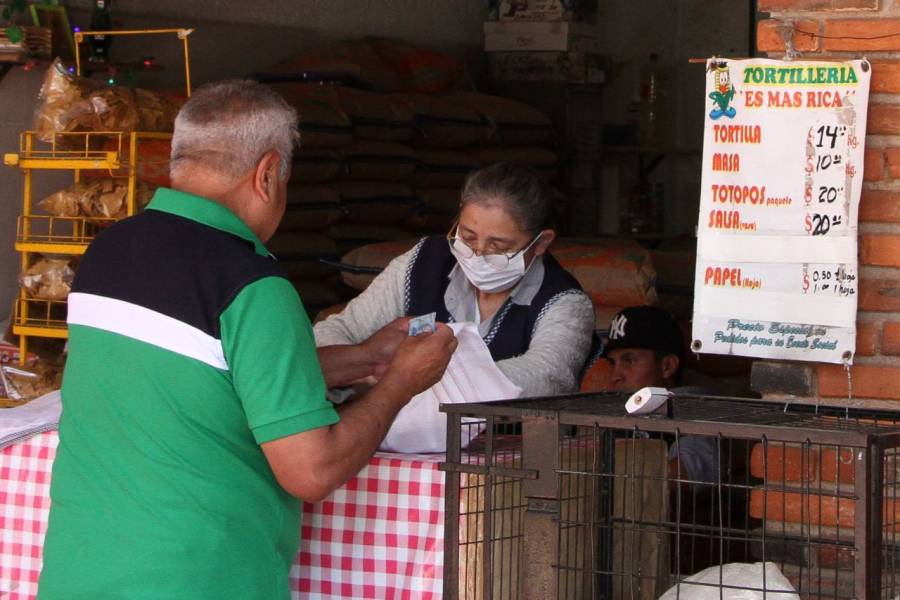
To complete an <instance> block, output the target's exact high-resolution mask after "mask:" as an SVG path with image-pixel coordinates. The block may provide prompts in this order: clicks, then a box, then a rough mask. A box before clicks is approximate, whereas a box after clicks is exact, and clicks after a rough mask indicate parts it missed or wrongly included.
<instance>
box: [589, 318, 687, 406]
mask: <svg viewBox="0 0 900 600" xmlns="http://www.w3.org/2000/svg"><path fill="white" fill-rule="evenodd" d="M683 346H684V339H683V338H682V336H681V330H680V329H679V328H678V324H677V323H676V322H675V320H674V319H673V318H672V317H671V316H670V315H669V313H667V312H666V311H664V310H662V309H661V308H656V307H655V306H632V307H629V308H626V309H623V310H622V311H620V312H619V313H618V314H617V315H616V316H615V317H613V319H612V321H611V322H610V324H609V342H608V343H607V344H606V346H605V347H604V349H603V357H604V358H605V359H606V360H608V361H609V363H610V365H611V366H612V377H611V378H610V384H611V386H610V388H611V389H612V390H613V391H617V392H634V391H637V390H639V389H641V388H644V387H665V388H669V387H672V386H673V385H675V384H677V383H678V379H679V377H678V376H679V374H680V372H681V362H682V356H683Z"/></svg>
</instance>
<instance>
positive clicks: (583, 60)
mask: <svg viewBox="0 0 900 600" xmlns="http://www.w3.org/2000/svg"><path fill="white" fill-rule="evenodd" d="M488 60H489V61H490V63H489V64H490V75H491V77H492V78H494V79H497V80H500V81H546V82H559V83H594V84H597V83H603V82H604V81H605V80H606V70H605V65H606V59H605V57H603V56H602V55H599V54H590V53H585V52H491V53H490V54H488Z"/></svg>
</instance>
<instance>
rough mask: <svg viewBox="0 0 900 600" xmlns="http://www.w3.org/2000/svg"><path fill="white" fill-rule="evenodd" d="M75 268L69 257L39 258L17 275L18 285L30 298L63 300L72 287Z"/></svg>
mask: <svg viewBox="0 0 900 600" xmlns="http://www.w3.org/2000/svg"><path fill="white" fill-rule="evenodd" d="M73 279H75V270H74V269H73V268H72V263H71V259H68V258H41V259H38V260H37V261H36V262H35V263H34V264H33V265H31V266H30V267H28V268H27V269H25V270H24V271H23V272H22V273H21V274H20V275H19V285H20V286H22V287H23V288H25V289H26V290H28V293H29V295H30V296H31V297H32V298H37V299H40V300H65V299H66V296H68V295H69V291H70V290H71V289H72V280H73Z"/></svg>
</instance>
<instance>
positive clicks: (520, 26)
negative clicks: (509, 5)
mask: <svg viewBox="0 0 900 600" xmlns="http://www.w3.org/2000/svg"><path fill="white" fill-rule="evenodd" d="M484 49H485V51H487V52H516V51H528V52H536V51H537V52H588V53H599V52H601V47H600V38H599V36H598V35H597V30H596V29H595V28H594V26H593V25H590V24H588V23H569V22H566V21H555V22H554V21H488V22H487V23H485V24H484Z"/></svg>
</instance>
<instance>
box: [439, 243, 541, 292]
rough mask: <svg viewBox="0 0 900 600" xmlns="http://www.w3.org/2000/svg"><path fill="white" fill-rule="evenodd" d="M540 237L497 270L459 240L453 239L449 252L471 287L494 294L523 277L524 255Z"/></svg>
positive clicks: (524, 269) (524, 270)
mask: <svg viewBox="0 0 900 600" xmlns="http://www.w3.org/2000/svg"><path fill="white" fill-rule="evenodd" d="M540 237H541V236H540V234H538V236H537V237H535V238H534V239H533V240H531V243H530V244H528V245H527V246H526V247H525V248H523V249H522V250H521V251H519V252H517V253H516V255H515V256H514V257H512V258H511V259H509V264H507V265H506V267H503V268H499V269H498V268H497V267H496V266H492V265H491V264H489V263H488V262H487V260H485V257H484V256H480V255H477V254H475V253H474V252H473V251H472V249H471V248H469V247H468V246H466V245H465V242H463V241H462V240H460V239H459V238H456V239H454V240H453V242H452V243H451V244H450V252H451V254H453V256H454V257H455V258H456V262H458V263H459V267H460V268H461V269H462V271H463V273H464V274H465V276H466V279H468V280H469V282H470V283H471V284H472V285H474V286H475V287H477V288H478V289H479V290H481V291H482V292H485V293H487V294H496V293H498V292H504V291H506V290H508V289H510V288H511V287H513V286H515V285H516V284H517V283H518V282H519V281H520V280H521V279H522V277H524V276H525V273H526V271H527V269H526V268H525V254H526V253H527V252H528V249H529V248H531V247H532V246H533V245H534V243H535V242H537V241H538V240H539V239H540ZM531 263H532V264H534V261H533V260H532V261H531ZM528 267H529V268H531V265H528Z"/></svg>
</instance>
